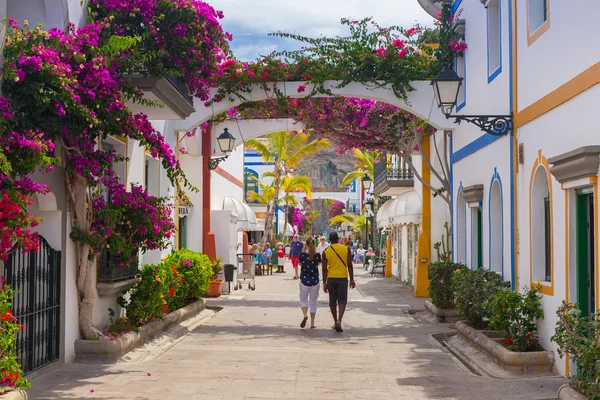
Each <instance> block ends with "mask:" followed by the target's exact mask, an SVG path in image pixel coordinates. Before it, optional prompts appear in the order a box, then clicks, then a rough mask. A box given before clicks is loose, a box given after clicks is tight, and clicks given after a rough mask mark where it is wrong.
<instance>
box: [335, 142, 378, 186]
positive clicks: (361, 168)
mask: <svg viewBox="0 0 600 400" xmlns="http://www.w3.org/2000/svg"><path fill="white" fill-rule="evenodd" d="M354 156H355V157H356V162H355V164H354V166H355V168H356V169H355V170H354V171H350V172H348V173H347V174H346V176H344V179H342V183H341V186H348V185H350V184H351V183H352V182H354V181H356V180H359V181H360V180H362V179H363V178H364V177H365V176H368V177H369V178H371V181H375V162H376V161H377V160H379V158H380V157H381V153H380V152H378V151H368V150H365V151H361V150H359V149H354Z"/></svg>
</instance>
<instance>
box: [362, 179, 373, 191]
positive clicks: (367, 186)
mask: <svg viewBox="0 0 600 400" xmlns="http://www.w3.org/2000/svg"><path fill="white" fill-rule="evenodd" d="M362 183H363V186H364V187H365V190H367V191H368V190H369V189H371V184H372V183H373V182H372V181H371V178H369V177H368V176H365V177H364V178H363V179H362Z"/></svg>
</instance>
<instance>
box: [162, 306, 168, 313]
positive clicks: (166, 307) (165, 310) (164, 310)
mask: <svg viewBox="0 0 600 400" xmlns="http://www.w3.org/2000/svg"><path fill="white" fill-rule="evenodd" d="M162 310H163V314H166V313H168V312H169V306H163V309H162Z"/></svg>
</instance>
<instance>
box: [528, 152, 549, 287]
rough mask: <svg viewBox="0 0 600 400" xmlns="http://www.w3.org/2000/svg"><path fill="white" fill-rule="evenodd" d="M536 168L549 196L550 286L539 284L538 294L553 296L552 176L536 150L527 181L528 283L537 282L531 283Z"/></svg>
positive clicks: (544, 158) (547, 165)
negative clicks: (542, 171) (540, 172)
mask: <svg viewBox="0 0 600 400" xmlns="http://www.w3.org/2000/svg"><path fill="white" fill-rule="evenodd" d="M538 168H544V171H545V172H546V179H548V194H549V196H550V285H545V284H544V282H540V285H541V289H540V292H541V293H543V294H545V295H548V296H554V216H553V209H552V206H553V204H554V203H553V201H552V175H550V165H549V164H548V160H546V157H544V156H543V155H542V149H539V150H538V158H537V160H535V163H533V168H532V169H531V178H530V180H529V283H530V287H533V285H536V284H537V282H534V281H533V212H532V211H533V205H532V190H533V180H534V178H535V174H536V172H537V170H538Z"/></svg>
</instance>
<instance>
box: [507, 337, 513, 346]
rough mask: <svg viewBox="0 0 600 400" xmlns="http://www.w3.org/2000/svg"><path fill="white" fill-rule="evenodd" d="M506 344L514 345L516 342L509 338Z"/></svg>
mask: <svg viewBox="0 0 600 400" xmlns="http://www.w3.org/2000/svg"><path fill="white" fill-rule="evenodd" d="M505 342H506V344H513V343H514V342H513V341H512V339H511V338H509V337H507V338H506V340H505Z"/></svg>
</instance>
